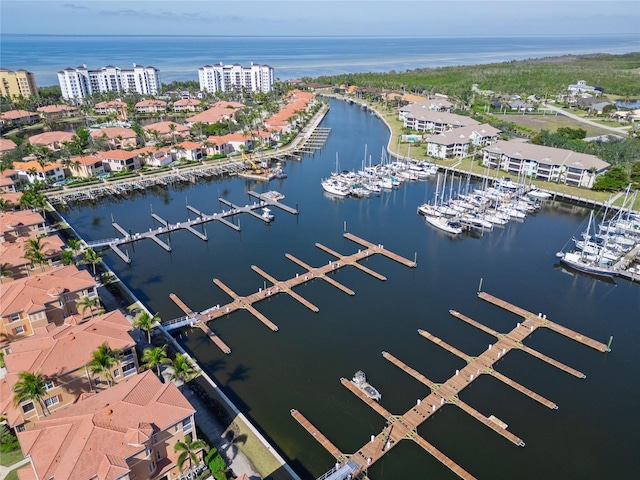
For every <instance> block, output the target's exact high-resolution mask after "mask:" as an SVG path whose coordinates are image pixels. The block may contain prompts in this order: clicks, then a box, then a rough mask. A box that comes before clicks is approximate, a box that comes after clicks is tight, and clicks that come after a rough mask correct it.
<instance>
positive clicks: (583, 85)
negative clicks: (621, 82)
mask: <svg viewBox="0 0 640 480" xmlns="http://www.w3.org/2000/svg"><path fill="white" fill-rule="evenodd" d="M567 90H568V91H569V93H570V94H571V95H575V94H577V93H591V94H593V95H600V94H601V93H602V88H601V87H592V86H591V85H587V81H586V80H578V81H577V82H576V83H572V84H570V85H569V86H568V87H567Z"/></svg>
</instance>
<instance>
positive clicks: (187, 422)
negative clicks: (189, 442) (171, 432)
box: [182, 417, 191, 432]
mask: <svg viewBox="0 0 640 480" xmlns="http://www.w3.org/2000/svg"><path fill="white" fill-rule="evenodd" d="M190 430H191V417H189V418H185V419H184V420H183V421H182V431H183V432H188V431H190Z"/></svg>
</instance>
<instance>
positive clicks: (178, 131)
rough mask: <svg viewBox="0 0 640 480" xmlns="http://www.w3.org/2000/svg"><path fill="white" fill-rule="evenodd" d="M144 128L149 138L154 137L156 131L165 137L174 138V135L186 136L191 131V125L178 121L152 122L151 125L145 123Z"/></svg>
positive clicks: (161, 136)
mask: <svg viewBox="0 0 640 480" xmlns="http://www.w3.org/2000/svg"><path fill="white" fill-rule="evenodd" d="M172 125H173V127H172ZM172 128H173V131H172ZM142 129H143V130H144V131H145V132H146V134H147V137H148V138H153V137H154V136H155V133H154V132H158V136H159V137H160V138H165V139H172V138H173V135H175V136H176V137H185V136H187V135H189V132H190V129H189V127H187V126H186V125H181V124H179V123H176V122H157V123H152V124H150V125H145V126H144V127H142Z"/></svg>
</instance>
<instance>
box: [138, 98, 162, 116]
mask: <svg viewBox="0 0 640 480" xmlns="http://www.w3.org/2000/svg"><path fill="white" fill-rule="evenodd" d="M166 111H167V102H165V101H164V100H142V101H140V102H138V103H136V113H159V112H166Z"/></svg>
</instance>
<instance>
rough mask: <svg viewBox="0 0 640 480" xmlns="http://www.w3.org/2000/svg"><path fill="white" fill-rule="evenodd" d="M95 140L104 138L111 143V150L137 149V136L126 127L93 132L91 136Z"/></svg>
mask: <svg viewBox="0 0 640 480" xmlns="http://www.w3.org/2000/svg"><path fill="white" fill-rule="evenodd" d="M89 135H91V136H92V137H93V138H99V137H104V138H106V139H107V140H108V141H109V146H110V147H111V148H127V147H134V148H135V147H136V145H137V134H136V132H135V131H133V130H132V129H130V128H125V127H107V128H101V129H100V130H93V131H91V133H90V134H89Z"/></svg>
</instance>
